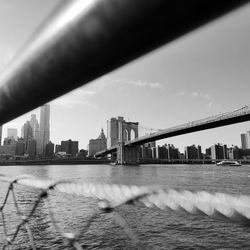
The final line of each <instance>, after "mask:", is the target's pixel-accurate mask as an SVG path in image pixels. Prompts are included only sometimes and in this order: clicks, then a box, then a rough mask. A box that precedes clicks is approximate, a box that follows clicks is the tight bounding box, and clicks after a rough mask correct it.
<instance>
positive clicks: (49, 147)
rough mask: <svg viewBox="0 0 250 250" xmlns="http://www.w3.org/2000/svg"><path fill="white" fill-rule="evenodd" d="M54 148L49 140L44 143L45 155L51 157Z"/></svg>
mask: <svg viewBox="0 0 250 250" xmlns="http://www.w3.org/2000/svg"><path fill="white" fill-rule="evenodd" d="M54 148H55V145H54V143H52V142H51V141H50V142H49V143H48V144H46V148H45V156H47V157H53V156H54Z"/></svg>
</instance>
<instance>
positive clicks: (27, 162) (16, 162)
mask: <svg viewBox="0 0 250 250" xmlns="http://www.w3.org/2000/svg"><path fill="white" fill-rule="evenodd" d="M109 163H110V160H105V159H102V160H98V159H96V160H94V159H93V160H82V159H79V160H78V159H41V160H6V161H0V166H19V165H20V166H22V165H87V164H109Z"/></svg>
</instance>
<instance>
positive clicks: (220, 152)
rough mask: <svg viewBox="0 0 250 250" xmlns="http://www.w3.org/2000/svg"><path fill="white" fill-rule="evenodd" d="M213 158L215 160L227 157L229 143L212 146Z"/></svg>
mask: <svg viewBox="0 0 250 250" xmlns="http://www.w3.org/2000/svg"><path fill="white" fill-rule="evenodd" d="M211 158H212V159H213V160H215V159H217V160H221V159H227V158H228V157H227V145H221V144H219V143H218V144H215V145H213V146H211Z"/></svg>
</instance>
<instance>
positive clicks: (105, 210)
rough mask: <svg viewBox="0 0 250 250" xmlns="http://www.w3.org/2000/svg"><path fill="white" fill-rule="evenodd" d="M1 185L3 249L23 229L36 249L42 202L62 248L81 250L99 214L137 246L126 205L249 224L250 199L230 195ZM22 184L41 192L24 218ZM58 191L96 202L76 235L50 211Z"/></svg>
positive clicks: (27, 179) (41, 183)
mask: <svg viewBox="0 0 250 250" xmlns="http://www.w3.org/2000/svg"><path fill="white" fill-rule="evenodd" d="M0 182H7V183H8V189H7V192H6V195H5V197H4V199H3V202H2V205H1V207H0V213H1V219H0V222H1V224H0V227H2V228H3V233H4V239H1V241H2V240H3V241H4V242H3V243H2V242H1V241H0V243H1V244H3V247H2V249H7V248H10V249H12V245H13V244H14V242H15V240H16V238H17V236H18V234H19V232H20V230H21V229H25V230H26V233H27V235H28V239H29V244H30V247H31V248H32V249H37V248H36V245H35V241H34V238H33V235H32V232H31V229H30V226H29V222H30V219H31V217H32V216H33V215H34V213H35V211H36V208H37V207H38V205H39V204H40V202H41V201H43V200H44V201H45V202H46V203H47V206H48V209H49V215H50V220H51V223H52V225H53V228H54V230H55V231H56V232H57V233H59V234H60V235H61V236H62V238H63V239H64V242H65V246H66V247H70V248H73V249H82V247H81V244H80V243H79V240H80V238H81V237H83V236H84V234H85V233H86V232H87V230H88V228H89V227H90V226H91V224H92V222H93V221H94V220H95V219H97V218H98V217H99V216H101V215H102V214H109V215H112V218H113V219H114V220H115V221H116V222H117V224H118V225H119V226H120V227H121V228H122V229H123V230H124V232H125V233H126V235H127V236H128V237H129V238H130V239H131V241H132V242H133V244H135V245H136V246H138V244H139V240H138V238H137V237H136V235H135V234H134V233H133V232H132V230H131V228H130V227H129V226H128V224H127V223H126V221H125V219H124V218H122V216H121V215H120V214H119V213H118V212H117V211H116V208H117V207H119V206H121V205H124V204H128V205H133V204H136V203H141V204H144V205H145V206H147V207H152V206H155V207H157V208H159V209H166V208H170V209H172V210H174V211H177V210H184V211H186V212H188V213H191V214H204V215H207V216H209V217H212V218H220V219H226V220H231V221H234V222H239V223H243V224H246V225H250V197H248V196H243V195H241V196H232V195H229V194H223V193H215V194H210V193H208V192H205V191H201V192H196V193H194V192H190V191H177V190H173V189H169V190H166V189H162V188H159V187H146V186H142V187H138V186H126V185H116V184H100V183H79V182H76V181H72V180H59V181H54V180H40V179H36V178H34V177H33V176H30V175H21V176H18V177H16V178H12V177H9V176H5V175H1V174H0ZM16 185H24V186H29V187H31V188H36V189H39V190H40V193H39V195H38V197H37V198H36V200H35V201H34V203H33V204H30V206H31V209H30V211H29V213H28V214H27V215H25V214H26V213H24V212H23V211H22V210H21V208H20V206H19V204H18V199H17V197H16V194H15V191H14V190H15V186H16ZM53 191H58V192H62V193H66V194H68V195H72V194H74V195H79V196H84V197H91V198H94V199H97V200H98V201H99V203H98V209H97V210H96V211H95V212H93V214H92V215H91V216H90V217H89V218H88V219H87V221H86V225H84V227H83V228H81V229H79V232H78V233H72V232H70V233H68V232H64V230H63V228H62V227H61V226H60V225H59V223H58V222H57V221H56V219H55V215H54V213H53V209H52V207H51V205H50V199H49V198H50V197H49V196H50V195H51V192H53ZM10 196H12V199H13V201H14V207H15V210H16V214H17V215H18V217H19V218H20V223H19V224H18V225H17V227H16V229H15V231H14V232H8V230H7V225H6V219H5V213H4V212H5V208H6V205H7V203H8V200H9V198H10Z"/></svg>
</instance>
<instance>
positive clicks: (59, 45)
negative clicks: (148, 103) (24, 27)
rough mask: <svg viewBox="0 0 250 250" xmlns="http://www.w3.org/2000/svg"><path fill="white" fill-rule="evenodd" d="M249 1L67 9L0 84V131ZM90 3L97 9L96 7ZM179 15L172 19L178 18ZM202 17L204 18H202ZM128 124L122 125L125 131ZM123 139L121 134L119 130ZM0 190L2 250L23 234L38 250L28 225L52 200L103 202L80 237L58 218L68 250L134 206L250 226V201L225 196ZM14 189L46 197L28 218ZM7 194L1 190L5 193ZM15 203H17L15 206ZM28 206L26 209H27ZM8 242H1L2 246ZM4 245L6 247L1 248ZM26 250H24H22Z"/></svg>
mask: <svg viewBox="0 0 250 250" xmlns="http://www.w3.org/2000/svg"><path fill="white" fill-rule="evenodd" d="M247 2H248V1H246V0H221V1H219V2H217V3H216V4H214V3H213V2H212V1H198V0H190V1H182V2H181V4H180V2H179V1H166V0H159V1H150V0H137V1H134V0H126V1H123V0H122V1H118V0H117V1H113V0H106V1H98V0H93V1H82V0H75V1H67V3H66V4H65V2H64V3H63V4H62V5H65V6H60V8H58V10H56V11H55V12H54V13H52V14H51V16H50V19H49V20H46V21H45V22H44V23H43V24H42V25H41V27H40V29H39V30H38V31H37V32H36V33H35V34H34V35H33V37H32V39H30V40H29V42H28V43H27V44H26V46H25V47H23V48H22V51H21V52H20V53H19V54H18V55H17V57H16V58H14V59H13V62H12V63H11V64H10V65H8V67H7V68H6V71H5V72H4V73H3V74H2V75H1V78H0V83H1V85H0V124H4V123H6V122H8V121H10V120H12V119H14V118H16V117H18V116H20V115H22V114H24V113H26V112H28V111H30V110H33V109H35V108H37V107H38V106H40V105H43V104H44V103H47V102H49V101H51V100H53V99H55V98H56V97H59V96H61V95H63V94H65V93H67V92H69V91H71V90H73V89H75V88H77V87H79V86H82V85H84V84H87V83H88V82H90V81H91V80H94V79H96V78H98V77H100V76H102V75H104V74H106V73H108V72H110V71H112V70H114V69H116V68H118V67H120V66H122V65H124V64H125V63H128V62H130V61H131V60H133V59H136V58H138V57H139V56H142V55H144V54H145V53H147V52H150V51H152V50H153V49H155V48H157V47H159V46H161V45H163V44H165V43H168V42H171V41H173V40H174V39H176V38H178V37H180V36H182V35H184V34H186V33H187V32H189V31H191V30H193V29H195V28H197V27H199V26H201V25H203V24H205V23H207V22H209V21H211V20H214V19H215V18H217V17H219V16H221V15H223V14H224V13H227V12H229V11H231V10H233V9H235V8H237V7H239V6H241V5H243V4H245V3H247ZM90 3H91V4H90ZM173 13H174V14H173ZM197 13H199V14H198V15H197ZM247 120H249V109H248V108H243V109H240V110H237V111H232V112H229V113H225V114H222V115H219V116H215V117H210V118H209V119H207V118H206V119H204V120H199V121H193V122H191V123H187V124H183V125H179V126H176V127H173V128H169V129H164V130H161V131H157V132H155V133H152V134H149V135H145V136H142V137H140V138H135V139H134V140H130V141H124V140H120V141H119V144H120V145H119V146H117V145H114V146H113V148H109V149H108V150H110V151H108V150H106V151H105V152H102V153H100V154H99V155H101V154H107V153H109V152H112V151H111V150H117V151H118V155H119V159H120V162H121V163H123V161H124V159H126V157H127V156H126V155H129V154H130V156H128V159H129V157H131V158H130V159H133V157H134V156H132V154H134V153H135V155H136V147H137V145H140V144H142V143H145V142H149V141H152V140H158V139H163V138H167V137H170V136H176V135H180V134H184V133H190V132H195V131H199V130H203V129H208V128H214V127H218V126H224V125H229V124H233V123H237V122H243V121H247ZM122 125H123V123H122V122H121V123H120V126H122ZM121 131H122V130H121ZM0 180H1V182H7V183H8V188H7V192H6V195H5V196H4V198H3V202H2V203H1V207H0V213H1V225H0V226H1V228H2V229H3V234H4V238H3V244H2V245H1V247H2V249H13V246H14V243H15V241H17V237H18V235H19V234H21V233H22V232H23V231H25V232H26V233H27V235H28V238H29V242H30V245H29V248H32V249H36V246H35V239H34V237H33V236H32V232H31V227H30V226H29V222H30V221H31V218H33V216H34V213H35V211H37V209H38V205H39V204H40V203H42V201H45V202H47V203H50V200H49V199H48V198H49V197H50V195H51V194H50V192H54V191H55V190H56V191H59V192H64V193H67V194H74V195H80V196H84V197H93V198H96V199H98V200H100V201H102V202H101V203H99V208H100V211H98V213H97V214H94V215H93V216H92V217H90V218H89V220H88V221H87V224H86V225H85V226H83V228H81V229H80V232H79V233H72V232H65V231H64V230H63V228H61V227H60V226H59V225H58V223H57V221H56V220H55V218H54V214H53V212H52V211H50V210H49V211H50V212H49V218H50V220H51V223H52V224H53V228H54V230H55V231H57V232H58V233H59V234H60V235H61V236H62V238H63V239H65V240H66V243H65V246H66V247H68V248H70V249H71V248H74V249H82V246H81V245H80V244H79V243H78V242H79V240H80V237H81V236H83V235H84V233H85V232H86V228H89V227H90V225H91V223H92V221H93V220H94V219H95V218H96V217H98V216H99V215H100V214H102V213H105V214H106V213H110V212H114V210H116V209H117V208H118V207H119V206H121V205H125V204H127V205H131V204H135V203H136V202H141V203H142V204H144V205H146V206H148V207H150V206H152V205H155V206H156V207H158V208H160V209H165V208H166V207H170V208H171V209H172V210H174V211H176V210H178V209H184V210H185V211H187V212H189V213H191V214H193V213H197V214H206V215H208V216H210V217H215V218H218V217H219V218H221V217H223V218H228V219H229V220H232V221H238V222H243V223H244V222H246V224H248V223H249V218H250V215H249V208H250V202H249V197H246V196H231V195H226V194H209V193H208V192H198V193H193V192H190V191H183V192H179V191H175V190H172V189H170V190H164V189H161V188H158V189H150V188H148V187H146V188H145V187H136V186H125V185H112V184H107V185H105V184H104V185H102V184H91V183H90V184H89V183H81V184H79V183H74V182H73V181H72V180H69V181H62V180H61V181H54V180H37V179H34V178H33V177H32V176H21V177H20V176H17V177H9V176H3V175H1V178H0ZM16 185H24V186H29V187H31V188H34V189H38V190H40V191H41V192H40V194H39V195H38V197H37V199H36V200H35V202H34V204H33V205H32V204H31V201H30V200H29V199H28V198H27V200H28V204H30V205H31V209H30V210H29V211H28V213H25V212H24V211H23V210H22V209H21V208H20V206H19V205H18V201H19V200H18V199H17V198H16V193H15V192H14V190H15V188H16ZM1 192H2V189H1ZM10 195H12V197H13V199H12V202H9V198H10ZM8 203H10V204H12V205H13V204H14V207H15V212H16V214H17V215H18V217H19V221H20V223H19V224H18V225H17V227H16V230H14V232H9V231H8V228H7V226H6V224H7V222H6V220H5V218H6V216H5V213H6V212H8V209H6V206H7V205H9V204H8ZM26 205H27V204H26ZM115 218H117V221H118V223H119V224H120V225H122V227H123V228H124V231H125V232H126V233H127V235H128V236H129V237H130V239H131V240H132V241H133V242H135V244H137V239H136V237H135V236H134V234H133V233H131V231H130V230H129V228H128V227H127V225H126V223H125V221H124V220H123V219H122V218H121V217H119V216H115ZM0 240H1V241H2V238H1V239H0ZM0 243H2V242H0ZM18 247H19V249H20V246H18Z"/></svg>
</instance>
